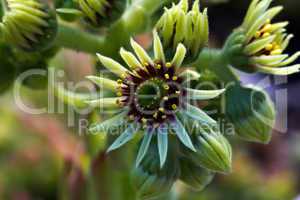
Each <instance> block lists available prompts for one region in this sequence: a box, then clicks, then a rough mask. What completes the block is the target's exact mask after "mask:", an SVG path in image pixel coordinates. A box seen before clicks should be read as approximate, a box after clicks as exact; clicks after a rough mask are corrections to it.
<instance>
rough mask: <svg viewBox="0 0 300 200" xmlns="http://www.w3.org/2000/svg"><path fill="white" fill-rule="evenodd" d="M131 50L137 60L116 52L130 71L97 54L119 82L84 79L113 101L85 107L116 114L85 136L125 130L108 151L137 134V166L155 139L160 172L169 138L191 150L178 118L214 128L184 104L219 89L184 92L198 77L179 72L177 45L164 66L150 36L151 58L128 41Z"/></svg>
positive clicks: (212, 95) (205, 117) (161, 53)
mask: <svg viewBox="0 0 300 200" xmlns="http://www.w3.org/2000/svg"><path fill="white" fill-rule="evenodd" d="M131 46H132V48H133V50H134V52H135V54H136V55H137V58H136V57H135V56H134V54H132V53H131V52H128V51H126V50H125V49H123V48H122V49H121V50H120V54H121V57H122V58H123V60H124V62H125V63H126V64H127V65H128V67H129V68H130V70H129V69H127V68H125V67H124V66H123V65H121V64H119V63H118V62H116V61H114V60H112V59H110V58H108V57H105V56H102V55H100V54H98V57H99V59H100V61H101V63H102V64H103V65H104V66H105V67H106V68H107V69H109V70H110V71H111V72H113V73H114V74H116V75H117V76H119V77H120V79H118V80H117V81H115V80H111V79H107V78H104V77H96V76H89V77H88V78H89V79H90V80H92V81H93V82H94V83H96V84H97V85H99V87H101V88H103V89H108V90H111V91H113V92H115V94H116V97H104V98H99V99H95V100H91V101H87V103H88V104H89V105H91V106H95V107H101V108H111V109H112V108H113V109H116V110H118V111H119V114H117V115H116V116H114V117H113V118H111V119H108V120H107V121H104V122H102V123H100V124H97V125H95V126H93V127H91V129H90V131H91V132H100V131H106V132H108V130H109V129H110V128H112V127H114V128H116V127H118V126H122V127H124V126H125V131H124V132H123V133H121V135H120V136H119V137H118V138H117V139H116V140H115V142H113V144H112V145H111V146H110V147H109V148H108V152H109V151H112V150H115V149H117V148H119V147H121V146H123V145H124V144H125V143H127V142H128V141H130V140H132V139H133V138H134V137H135V136H136V135H137V133H142V134H143V141H142V144H141V146H140V149H139V152H138V156H137V160H136V165H137V166H139V164H140V163H141V161H142V160H143V158H144V157H145V155H146V154H147V150H148V148H149V145H150V143H151V142H152V141H153V140H154V138H155V137H156V140H157V149H158V154H159V159H160V167H161V168H162V167H163V166H164V163H165V162H166V160H167V155H168V146H169V144H168V138H169V135H170V134H174V135H176V136H177V138H178V139H179V140H180V141H181V143H182V144H183V146H185V147H187V148H188V149H189V151H192V152H194V151H196V148H195V146H194V144H193V143H192V141H191V139H190V136H189V134H191V133H189V132H187V130H186V129H185V127H184V124H182V122H181V120H180V119H179V115H180V116H184V117H186V118H187V119H189V120H190V121H198V122H199V124H214V125H215V124H216V122H215V121H214V120H213V119H212V118H210V117H209V116H208V115H207V114H206V113H205V112H203V111H202V110H201V109H199V108H197V107H196V106H194V105H191V104H190V102H191V101H196V100H208V99H212V98H215V97H217V96H219V95H220V94H221V93H223V92H224V90H223V89H221V90H210V91H207V90H195V89H191V88H187V87H186V85H188V84H187V82H189V81H190V80H192V79H193V78H195V76H196V77H198V78H199V74H197V73H196V72H193V71H191V70H188V71H186V70H185V69H184V68H183V67H182V62H183V60H184V58H185V55H186V48H185V47H184V45H182V44H178V46H177V51H176V53H175V56H174V58H173V59H172V60H171V61H170V62H168V61H167V60H166V58H165V54H164V50H163V47H162V43H161V41H160V39H159V37H158V34H157V33H156V32H154V44H153V46H154V59H152V58H151V57H149V55H148V54H147V53H146V51H145V50H144V49H143V48H142V47H141V46H140V45H139V44H137V43H136V42H135V41H134V40H131ZM197 75H198V76H197ZM197 134H199V133H197ZM204 148H205V147H204ZM206 155H209V154H206Z"/></svg>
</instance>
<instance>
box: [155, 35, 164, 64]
mask: <svg viewBox="0 0 300 200" xmlns="http://www.w3.org/2000/svg"><path fill="white" fill-rule="evenodd" d="M153 40H154V41H153V46H154V57H155V60H158V61H162V62H165V61H166V59H165V53H164V49H163V46H162V43H161V41H160V38H159V36H158V34H157V31H156V30H154V31H153Z"/></svg>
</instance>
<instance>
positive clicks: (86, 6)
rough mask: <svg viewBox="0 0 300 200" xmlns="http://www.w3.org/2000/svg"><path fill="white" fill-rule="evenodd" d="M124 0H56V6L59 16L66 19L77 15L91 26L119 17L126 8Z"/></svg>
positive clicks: (103, 23)
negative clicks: (65, 0)
mask: <svg viewBox="0 0 300 200" xmlns="http://www.w3.org/2000/svg"><path fill="white" fill-rule="evenodd" d="M126 4H127V1H126V0H113V1H108V0H92V1H89V0H71V1H67V3H64V2H60V1H57V3H56V6H57V7H59V9H58V10H57V11H58V13H59V14H60V16H61V17H62V18H63V19H64V20H67V21H73V20H75V19H77V18H78V17H83V18H84V20H85V21H86V22H87V23H88V24H91V25H92V26H95V27H99V26H102V25H105V26H106V25H110V24H111V23H113V22H114V21H115V20H117V19H118V18H120V16H121V15H122V14H123V12H124V10H125V8H126Z"/></svg>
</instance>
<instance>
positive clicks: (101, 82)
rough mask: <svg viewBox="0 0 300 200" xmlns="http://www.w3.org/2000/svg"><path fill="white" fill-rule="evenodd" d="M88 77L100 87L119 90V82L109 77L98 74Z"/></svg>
mask: <svg viewBox="0 0 300 200" xmlns="http://www.w3.org/2000/svg"><path fill="white" fill-rule="evenodd" d="M87 79H89V80H91V81H92V82H94V83H95V84H96V85H98V86H99V87H100V88H103V89H109V90H111V91H114V92H115V91H117V87H118V83H117V82H116V81H113V80H110V79H107V78H102V77H98V76H87Z"/></svg>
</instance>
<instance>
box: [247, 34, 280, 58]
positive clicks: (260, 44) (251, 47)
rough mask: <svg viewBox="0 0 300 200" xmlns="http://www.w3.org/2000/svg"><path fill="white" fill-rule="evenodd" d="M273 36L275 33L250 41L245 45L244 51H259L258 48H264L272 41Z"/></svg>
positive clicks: (250, 53)
mask: <svg viewBox="0 0 300 200" xmlns="http://www.w3.org/2000/svg"><path fill="white" fill-rule="evenodd" d="M275 37H276V36H275V35H271V36H269V37H266V38H263V39H259V40H256V41H254V42H251V43H250V44H248V45H247V46H246V47H245V50H244V53H245V54H246V55H253V54H255V53H257V52H259V51H260V50H262V49H264V48H265V47H266V45H267V44H270V43H272V42H273V41H274V39H275Z"/></svg>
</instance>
